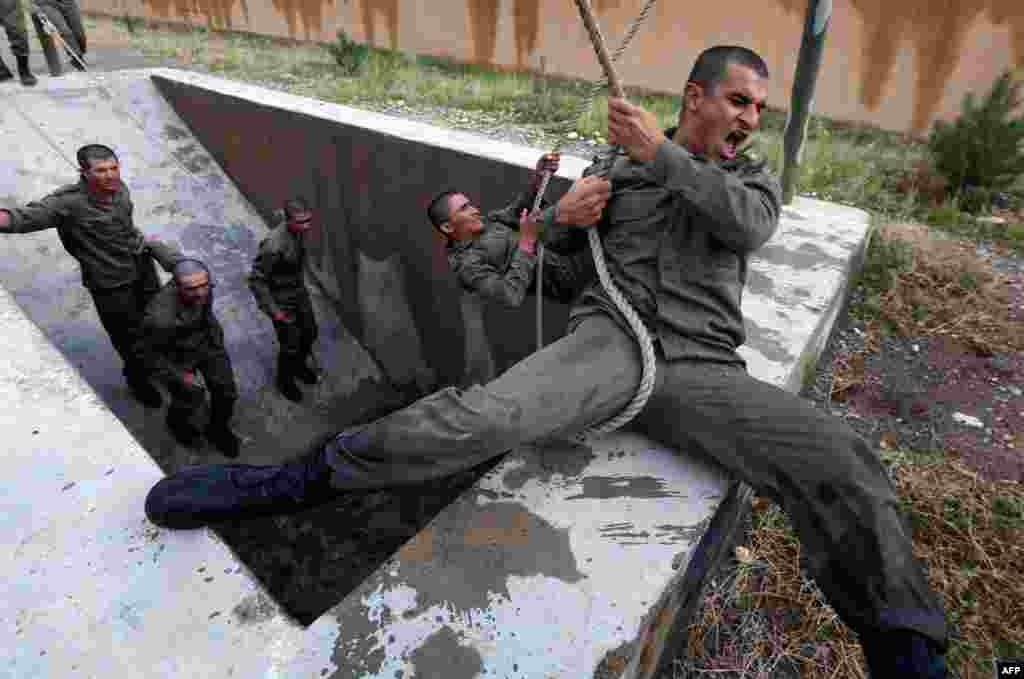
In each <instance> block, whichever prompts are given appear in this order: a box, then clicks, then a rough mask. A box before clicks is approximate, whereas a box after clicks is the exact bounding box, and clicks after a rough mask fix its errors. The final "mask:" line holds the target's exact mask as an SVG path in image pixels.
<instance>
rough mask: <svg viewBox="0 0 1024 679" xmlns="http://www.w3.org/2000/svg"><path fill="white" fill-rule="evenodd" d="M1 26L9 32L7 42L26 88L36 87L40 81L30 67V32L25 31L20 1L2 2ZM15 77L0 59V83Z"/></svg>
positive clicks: (1, 0)
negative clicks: (9, 44)
mask: <svg viewBox="0 0 1024 679" xmlns="http://www.w3.org/2000/svg"><path fill="white" fill-rule="evenodd" d="M0 25H3V27H4V30H5V31H6V32H7V40H8V41H10V43H11V52H13V53H14V59H15V61H17V62H18V77H20V78H21V84H22V85H25V86H26V87H31V86H33V85H35V84H36V83H37V82H39V81H38V80H36V77H35V76H34V75H32V70H31V69H30V68H29V66H28V55H29V47H28V31H27V30H26V29H25V13H24V12H23V11H22V10H21V3H20V2H19V1H18V0H0ZM13 77H14V74H13V73H11V70H10V69H9V68H7V64H5V63H4V61H3V59H2V58H0V82H3V81H5V80H10V79H11V78H13Z"/></svg>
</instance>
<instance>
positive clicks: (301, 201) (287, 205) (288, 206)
mask: <svg viewBox="0 0 1024 679" xmlns="http://www.w3.org/2000/svg"><path fill="white" fill-rule="evenodd" d="M311 211H312V208H310V207H309V201H307V200H306V199H305V198H304V197H302V196H294V197H292V198H289V199H288V200H286V201H285V202H284V216H285V217H287V218H289V219H290V218H292V217H294V216H295V215H301V214H302V213H303V212H311Z"/></svg>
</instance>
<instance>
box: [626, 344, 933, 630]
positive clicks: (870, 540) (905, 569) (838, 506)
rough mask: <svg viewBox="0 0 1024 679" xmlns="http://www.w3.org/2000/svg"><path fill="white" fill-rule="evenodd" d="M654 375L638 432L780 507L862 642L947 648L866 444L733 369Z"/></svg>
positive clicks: (670, 369) (687, 366)
mask: <svg viewBox="0 0 1024 679" xmlns="http://www.w3.org/2000/svg"><path fill="white" fill-rule="evenodd" d="M659 367H660V368H661V370H660V372H659V375H658V382H657V386H656V390H655V392H654V394H653V395H652V397H651V400H650V401H649V402H648V404H647V406H646V407H645V409H644V410H643V412H641V414H640V416H639V417H638V419H637V431H642V432H644V433H645V434H647V435H648V436H650V437H651V438H653V439H655V440H657V441H660V442H661V443H663V444H665V445H668V446H672V447H673V448H676V449H678V450H682V451H686V452H687V453H688V454H695V455H699V456H702V457H704V458H705V459H708V460H711V461H714V462H717V463H718V464H720V465H721V466H722V467H723V468H725V469H726V470H728V471H729V472H730V473H731V474H732V475H733V476H734V477H736V478H738V479H740V480H742V481H743V482H745V483H747V484H749V485H750V486H751V487H752V488H754V490H755V491H756V492H757V493H758V494H759V495H762V496H764V497H767V498H769V499H771V500H773V501H775V502H777V503H778V504H779V505H780V506H781V507H782V508H783V510H784V511H785V512H786V514H787V515H788V516H789V518H790V519H791V521H792V522H793V525H794V527H795V528H796V532H797V535H798V537H799V539H800V545H801V549H802V553H803V554H804V555H805V556H806V557H807V562H806V566H807V568H808V570H809V572H810V573H811V575H812V576H813V577H814V579H815V580H816V581H817V583H818V585H819V586H820V587H821V589H822V591H823V592H824V593H825V595H826V597H827V598H828V601H829V603H830V604H831V605H832V607H833V608H835V609H836V611H837V612H838V613H839V615H840V617H841V618H842V619H843V621H844V622H846V623H847V624H848V625H849V626H850V627H851V628H852V629H853V630H854V631H856V632H857V633H858V634H860V635H862V639H863V638H864V635H878V634H880V633H882V634H884V633H888V632H890V631H892V630H911V631H914V632H917V633H920V634H921V635H923V636H925V637H927V638H929V639H932V640H933V641H935V642H937V644H938V645H940V646H941V647H945V644H946V643H947V630H946V623H945V619H944V614H943V611H942V607H941V606H940V604H939V602H938V599H937V597H936V596H935V595H934V594H933V593H932V592H931V591H930V589H929V587H928V585H927V581H926V579H925V573H924V570H923V568H922V566H921V564H920V563H919V562H918V561H917V559H915V558H914V556H913V554H912V552H911V539H910V533H909V530H908V527H907V524H906V523H905V522H904V520H903V517H902V516H901V515H900V513H899V510H898V499H897V497H896V494H895V491H894V489H893V486H892V484H891V483H890V481H889V478H888V476H887V474H886V471H885V468H884V467H883V465H882V463H881V461H880V460H879V458H878V455H877V454H876V453H875V451H874V450H872V449H871V447H870V446H869V445H868V444H867V442H866V441H864V439H862V438H861V437H860V436H858V435H857V434H856V432H854V431H853V430H852V429H850V427H849V426H848V425H847V424H846V423H845V422H843V421H842V420H840V419H839V418H836V417H834V416H831V415H829V414H827V413H825V412H822V411H820V410H817V409H815V408H814V407H813V406H812V405H811V404H810V403H809V402H807V401H806V400H804V399H802V398H800V397H798V396H795V395H793V394H790V393H788V392H786V391H783V390H782V389H779V388H777V387H774V386H772V385H770V384H767V383H765V382H761V381H760V380H757V379H754V378H752V377H750V376H749V375H748V374H747V373H746V371H745V370H743V369H742V368H738V367H728V366H723V365H719V366H716V365H714V364H707V363H703V364H696V363H689V362H677V363H673V364H665V363H661V364H660V365H659Z"/></svg>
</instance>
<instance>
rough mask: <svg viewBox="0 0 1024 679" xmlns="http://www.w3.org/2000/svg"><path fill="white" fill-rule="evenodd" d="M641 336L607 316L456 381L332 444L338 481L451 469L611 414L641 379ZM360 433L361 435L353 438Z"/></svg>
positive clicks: (352, 485) (360, 485)
mask: <svg viewBox="0 0 1024 679" xmlns="http://www.w3.org/2000/svg"><path fill="white" fill-rule="evenodd" d="M640 372H641V366H640V352H639V349H638V348H637V346H636V342H635V341H634V340H633V339H632V338H631V337H630V336H629V335H628V334H626V332H625V331H624V330H622V329H621V328H619V326H617V325H616V324H615V323H614V321H612V320H611V319H610V318H608V317H606V316H604V315H593V316H589V317H587V318H585V319H583V320H582V321H581V322H580V323H579V324H578V325H577V326H576V327H575V329H573V330H571V331H570V332H569V333H568V334H566V335H565V336H564V337H562V338H561V339H559V340H558V341H557V342H553V343H551V344H549V345H548V346H546V347H544V348H543V349H542V350H541V351H539V352H536V353H534V354H531V355H530V356H528V357H527V358H525V359H523V360H522V361H520V362H519V363H517V364H516V365H514V366H512V367H511V368H510V369H509V370H507V371H506V372H504V373H503V374H501V375H500V376H498V377H497V378H496V379H494V380H492V381H491V382H488V383H487V384H486V385H475V386H472V387H470V388H468V389H458V388H455V387H448V388H445V389H442V390H440V391H437V392H435V393H433V394H431V395H430V396H427V397H425V398H422V399H420V400H419V401H417V402H415V403H413V404H412V405H410V406H408V407H406V408H404V409H402V410H399V411H397V412H395V413H392V414H390V415H388V416H386V417H383V418H381V419H379V420H376V421H375V422H373V423H371V424H369V425H366V426H364V427H359V428H354V429H353V430H350V431H349V432H346V434H345V435H344V436H342V437H339V439H337V440H336V441H335V442H333V443H331V444H328V445H327V446H326V448H325V450H326V459H327V462H328V464H330V465H331V467H333V473H332V477H331V483H332V485H333V486H335V487H336V488H338V489H344V490H349V489H351V490H357V489H366V488H377V487H387V486H395V485H401V484H405V483H418V482H422V481H427V480H431V479H437V478H441V477H444V476H449V475H451V474H454V473H455V472H458V471H461V470H464V469H469V468H471V467H474V466H476V465H478V464H480V463H481V462H484V461H486V460H489V459H491V458H494V457H497V456H499V455H502V454H503V453H505V452H507V451H509V450H510V449H512V448H514V447H516V446H517V445H519V444H521V443H526V442H529V441H533V440H538V439H544V438H548V437H551V436H556V435H562V436H564V435H570V434H573V433H576V432H579V431H582V430H583V429H585V428H587V427H589V426H591V425H593V424H595V423H597V422H599V421H604V420H606V419H609V418H610V417H612V416H614V415H615V414H616V413H618V412H619V411H620V410H622V408H624V407H625V406H626V404H627V403H628V402H629V400H630V399H631V398H632V397H633V394H634V392H635V391H636V388H637V386H638V384H639V382H640ZM349 434H351V436H349Z"/></svg>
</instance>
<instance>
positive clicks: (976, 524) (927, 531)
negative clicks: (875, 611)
mask: <svg viewBox="0 0 1024 679" xmlns="http://www.w3.org/2000/svg"><path fill="white" fill-rule="evenodd" d="M893 457H894V458H895V459H891V460H890V461H891V462H893V467H892V474H893V477H894V482H895V484H896V488H897V490H898V492H899V494H900V496H901V497H902V499H903V501H904V505H905V511H906V512H907V514H908V516H909V518H910V520H911V525H912V527H913V533H914V552H915V554H916V555H917V556H918V557H919V558H921V559H923V560H924V562H925V563H926V564H927V566H928V581H929V583H930V584H931V586H932V588H933V589H934V590H935V591H937V592H939V593H940V594H941V595H942V599H943V601H944V603H945V606H946V613H947V616H948V618H949V622H950V623H951V626H952V628H953V631H954V634H953V643H952V646H951V649H950V652H949V655H948V659H947V662H948V664H949V666H950V668H951V669H954V670H955V671H956V672H957V674H959V676H960V677H961V679H982V678H984V679H988V677H990V676H992V665H991V660H990V659H991V658H992V657H1004V658H1006V657H1020V656H1022V655H1024V614H1022V613H1021V602H1022V601H1024V487H1022V486H1021V484H1020V483H1018V482H1015V481H989V480H985V479H982V478H981V477H980V476H978V475H977V474H976V473H974V472H973V471H972V470H971V469H969V468H968V467H967V466H966V465H964V464H963V463H962V462H961V461H959V460H957V459H956V458H955V457H949V458H944V459H940V460H938V461H934V462H931V463H927V462H923V461H921V460H919V459H918V460H914V459H911V458H910V456H908V455H906V453H905V452H903V451H898V452H897V453H895V454H894V455H893Z"/></svg>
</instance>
